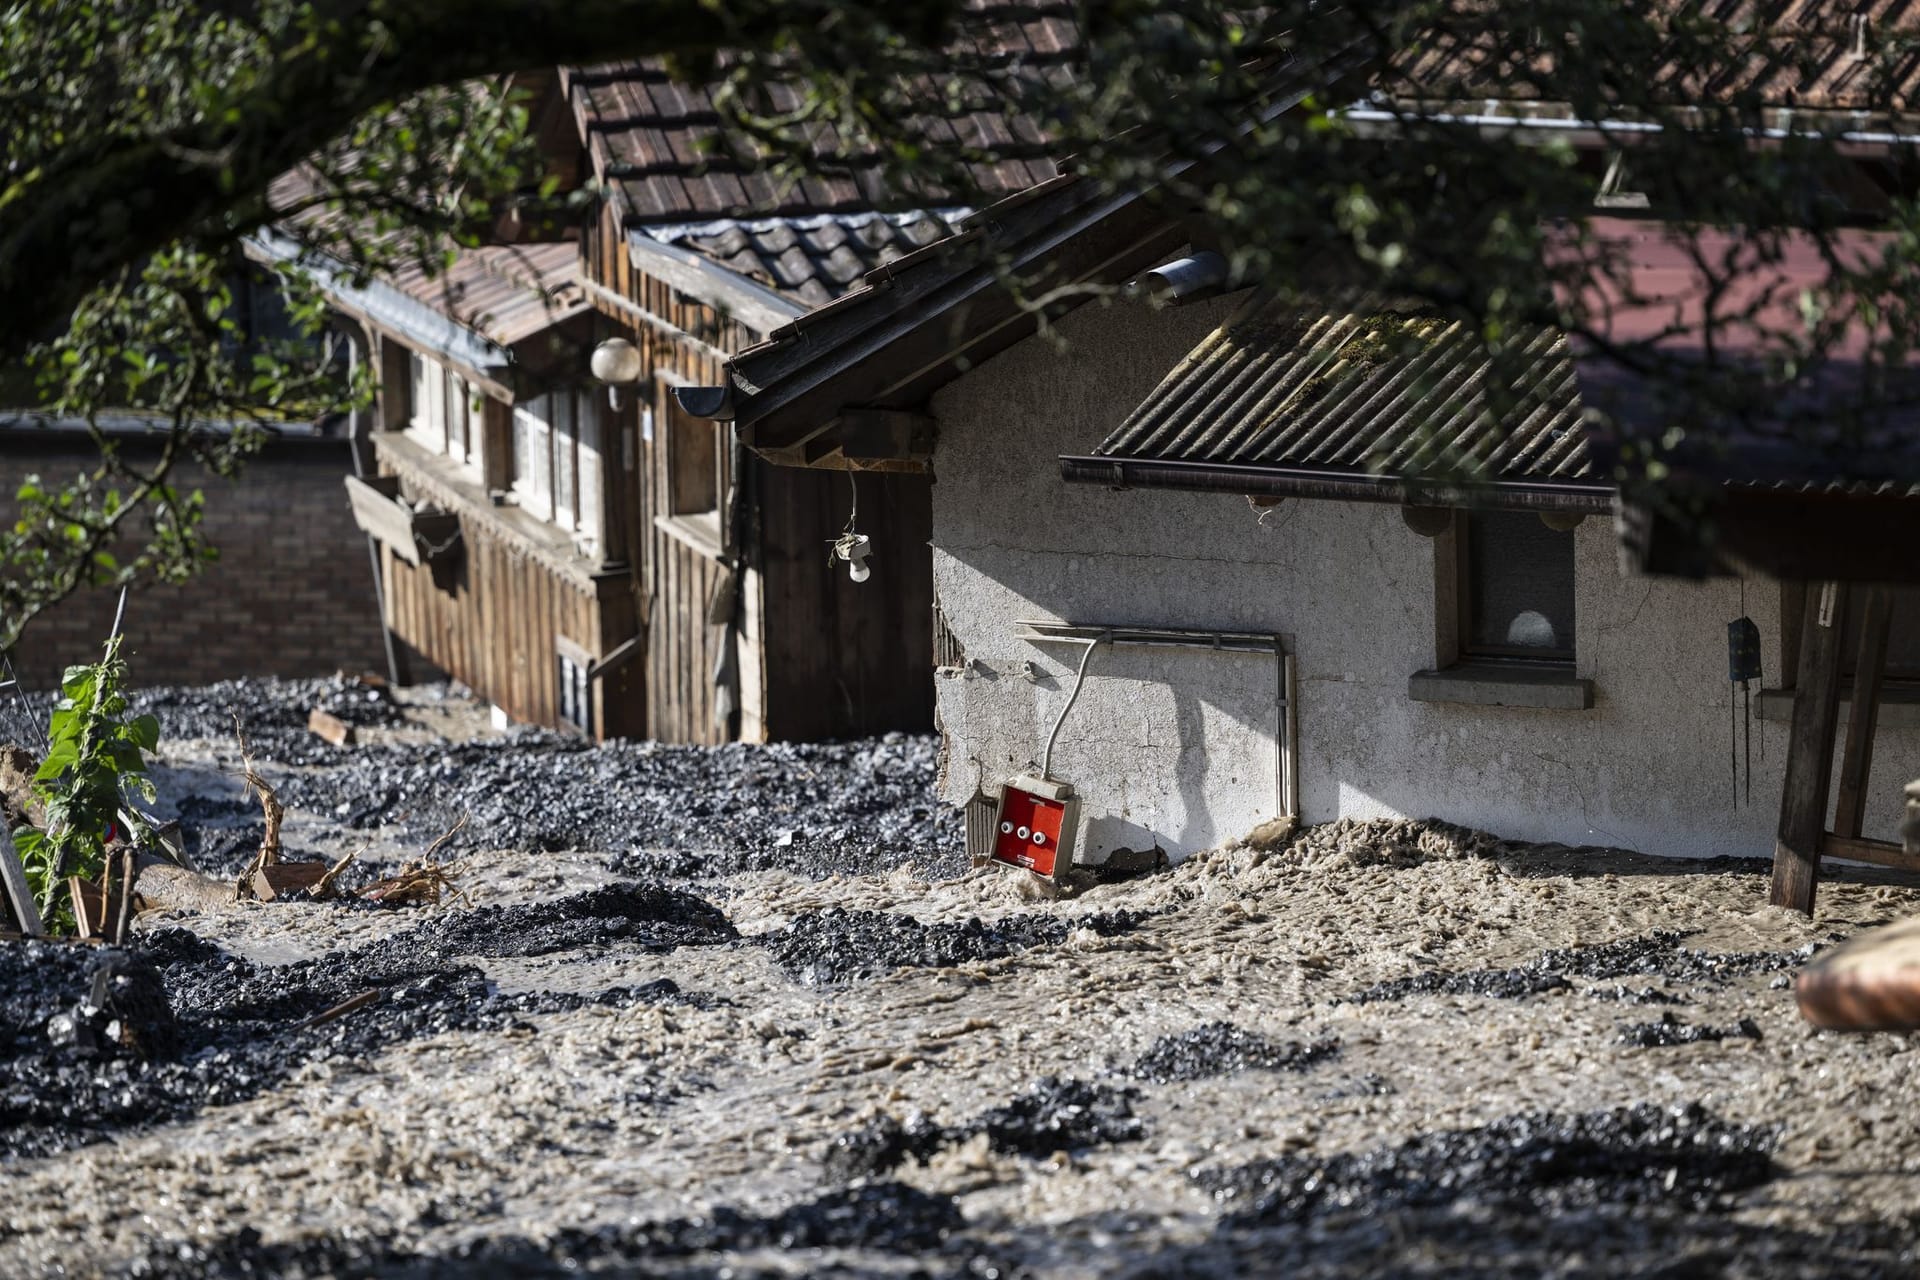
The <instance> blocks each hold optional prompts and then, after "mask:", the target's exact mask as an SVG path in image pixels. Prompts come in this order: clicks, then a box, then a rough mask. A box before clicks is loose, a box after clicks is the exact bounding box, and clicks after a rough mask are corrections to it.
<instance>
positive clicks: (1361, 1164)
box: [1196, 1104, 1778, 1227]
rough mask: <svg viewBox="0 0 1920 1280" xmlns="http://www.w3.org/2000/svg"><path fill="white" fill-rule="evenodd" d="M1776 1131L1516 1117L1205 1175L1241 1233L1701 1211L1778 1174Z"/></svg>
mask: <svg viewBox="0 0 1920 1280" xmlns="http://www.w3.org/2000/svg"><path fill="white" fill-rule="evenodd" d="M1774 1142H1775V1136H1774V1134H1773V1132H1772V1131H1771V1130H1768V1129H1763V1128H1759V1127H1755V1126H1749V1125H1733V1124H1728V1123H1727V1122H1725V1121H1723V1120H1720V1119H1719V1118H1718V1117H1716V1116H1714V1115H1713V1114H1712V1113H1710V1112H1708V1111H1707V1110H1706V1109H1705V1108H1703V1107H1701V1106H1699V1105H1697V1104H1690V1105H1688V1106H1684V1107H1675V1108H1662V1107H1655V1106H1650V1105H1644V1104H1643V1105H1641V1106H1636V1107H1626V1108H1620V1109H1617V1110H1612V1111H1592V1112H1586V1113H1583V1114H1579V1115H1553V1114H1527V1115H1518V1116H1510V1117H1507V1118H1506V1119H1502V1120H1497V1121H1495V1122H1493V1123H1492V1124H1488V1125H1482V1126H1480V1127H1478V1128H1473V1129H1449V1130H1443V1131H1440V1132H1436V1133H1426V1134H1421V1135H1419V1136H1417V1137H1414V1138H1411V1139H1409V1140H1407V1141H1405V1142H1401V1143H1397V1144H1395V1145H1393V1146H1388V1147H1379V1148H1375V1149H1373V1150H1371V1151H1360V1152H1346V1153H1341V1154H1338V1155H1333V1156H1313V1155H1290V1156H1282V1157H1280V1158H1278V1159H1273V1160H1259V1161H1255V1162H1253V1163H1251V1164H1246V1165H1241V1166H1239V1167H1237V1168H1232V1169H1222V1170H1215V1171H1207V1172H1202V1173H1200V1174H1198V1175H1196V1178H1197V1180H1198V1181H1199V1182H1200V1183H1201V1185H1203V1186H1205V1187H1206V1188H1208V1189H1209V1190H1211V1191H1212V1192H1213V1193H1214V1194H1215V1195H1216V1196H1217V1197H1219V1198H1221V1199H1225V1200H1241V1201H1245V1202H1247V1203H1246V1205H1245V1207H1243V1208H1241V1209H1239V1210H1237V1211H1236V1212H1235V1213H1234V1214H1233V1215H1232V1217H1231V1218H1230V1219H1229V1225H1231V1226H1235V1227H1246V1226H1259V1225H1278V1224H1281V1223H1298V1222H1306V1221H1310V1220H1313V1219H1315V1218H1318V1217H1320V1216H1322V1215H1328V1214H1337V1213H1342V1212H1358V1213H1364V1214H1376V1213H1380V1212H1382V1211H1387V1210H1395V1209H1401V1208H1420V1207H1431V1206H1440V1205H1448V1204H1455V1203H1459V1202H1463V1201H1472V1202H1475V1203H1479V1204H1506V1205H1509V1206H1516V1207H1521V1206H1523V1207H1527V1208H1532V1209H1539V1210H1554V1211H1562V1210H1569V1209H1580V1208H1588V1207H1592V1206H1596V1205H1615V1206H1618V1205H1634V1204H1657V1205H1663V1206H1671V1207H1681V1206H1684V1207H1690V1208H1693V1209H1699V1210H1704V1209H1707V1208H1710V1207H1714V1206H1716V1205H1718V1204H1719V1203H1721V1202H1722V1201H1723V1200H1724V1199H1725V1197H1727V1196H1729V1195H1731V1194H1733V1193H1735V1192H1740V1191H1745V1190H1748V1189H1750V1188H1753V1187H1757V1186H1760V1185H1762V1184H1764V1183H1766V1182H1768V1181H1770V1180H1771V1179H1772V1178H1774V1177H1775V1176H1776V1174H1777V1173H1778V1169H1777V1167H1776V1166H1775V1165H1774V1163H1773V1158H1772V1152H1773V1147H1774Z"/></svg>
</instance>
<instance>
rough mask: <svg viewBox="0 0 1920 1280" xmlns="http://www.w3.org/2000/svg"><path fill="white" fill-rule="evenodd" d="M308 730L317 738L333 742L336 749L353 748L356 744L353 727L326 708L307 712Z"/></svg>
mask: <svg viewBox="0 0 1920 1280" xmlns="http://www.w3.org/2000/svg"><path fill="white" fill-rule="evenodd" d="M307 729H308V731H309V732H311V733H312V734H313V735H314V736H315V737H318V738H322V739H324V740H326V741H328V742H331V743H332V744H333V745H334V746H336V747H347V746H352V745H353V742H354V733H353V726H352V725H350V724H348V723H347V722H346V721H345V720H342V719H341V718H340V717H339V716H337V715H335V714H333V712H331V711H328V710H327V709H326V708H325V707H315V708H313V710H311V711H309V712H307Z"/></svg>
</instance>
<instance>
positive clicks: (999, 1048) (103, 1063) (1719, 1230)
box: [0, 682, 1920, 1277]
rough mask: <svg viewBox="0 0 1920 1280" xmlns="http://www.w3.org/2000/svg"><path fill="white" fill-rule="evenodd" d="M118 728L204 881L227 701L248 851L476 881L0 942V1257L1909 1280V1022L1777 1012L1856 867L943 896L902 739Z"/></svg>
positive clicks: (1373, 859) (1287, 860)
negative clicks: (1852, 1030) (640, 739)
mask: <svg viewBox="0 0 1920 1280" xmlns="http://www.w3.org/2000/svg"><path fill="white" fill-rule="evenodd" d="M149 701H150V703H151V705H152V706H153V707H154V709H155V710H157V711H158V712H159V714H160V715H161V716H162V718H163V720H164V721H165V723H166V727H167V742H168V746H167V748H166V752H167V756H166V762H165V768H163V770H162V771H161V774H160V779H159V780H160V782H161V785H162V788H163V795H164V797H165V798H166V803H165V804H163V806H162V807H163V810H166V811H169V812H171V811H177V813H178V816H179V817H180V819H181V821H182V825H183V829H184V832H185V835H186V838H187V843H188V845H189V847H190V848H191V849H192V850H193V851H194V854H195V856H196V857H198V858H199V859H200V861H201V864H202V865H203V867H205V868H206V869H208V870H210V871H216V872H222V873H226V872H231V871H232V870H234V869H235V868H236V867H238V866H239V865H241V864H242V863H244V861H245V859H246V857H247V855H248V854H249V853H250V852H251V850H252V846H253V844H254V842H256V841H257V839H258V825H257V824H258V811H257V809H255V808H252V807H250V806H249V803H248V802H247V801H246V799H245V797H244V796H243V795H242V794H241V790H240V785H239V783H238V781H237V779H235V778H234V777H233V776H232V774H231V772H230V770H231V767H232V765H233V764H234V763H235V762H236V761H237V751H236V750H235V748H234V746H233V743H232V738H231V731H230V721H229V720H228V718H227V715H226V710H225V708H226V706H227V705H229V704H231V705H233V706H235V707H236V708H237V709H239V711H240V712H241V715H242V718H243V721H244V722H245V724H246V725H247V732H248V736H249V739H250V742H251V744H252V747H253V750H254V754H255V757H256V760H257V762H258V763H259V765H260V767H261V769H262V772H264V773H265V774H267V775H268V777H269V778H270V779H271V780H272V781H274V782H275V784H276V785H277V786H278V787H279V788H280V791H281V794H282V795H283V796H284V797H285V798H286V799H287V801H288V803H289V805H290V808H291V816H290V820H289V824H288V829H287V833H286V838H287V841H288V843H289V845H290V846H291V847H292V849H293V850H294V851H295V852H296V853H298V852H301V851H306V852H310V853H312V854H314V855H316V856H336V855H338V854H340V853H343V852H345V851H347V850H350V849H352V850H362V853H361V862H360V863H359V864H356V867H355V868H354V869H353V870H352V871H350V872H349V879H350V880H351V879H352V878H353V877H354V876H359V877H361V878H362V879H366V878H371V877H372V876H374V875H376V874H379V873H381V872H384V871H388V870H391V869H392V868H393V867H395V866H397V865H398V864H399V862H400V861H402V860H404V859H405V858H407V857H410V856H415V855H417V854H419V853H420V852H421V851H422V850H423V849H424V848H425V847H426V846H427V845H428V844H429V843H430V842H432V841H433V840H434V839H435V838H436V837H438V836H440V835H441V834H443V833H444V832H445V831H446V830H447V829H448V828H449V827H451V826H452V825H453V824H454V823H455V822H456V821H457V820H458V819H459V818H461V817H462V816H463V815H464V816H465V817H466V818H467V822H466V825H465V826H464V827H463V828H462V829H461V831H460V832H459V833H458V834H457V835H456V836H455V837H454V838H453V839H452V840H451V841H450V842H449V843H448V846H447V848H446V850H445V853H444V856H445V857H447V858H448V859H450V860H453V861H456V862H458V863H459V864H461V867H460V871H461V874H460V883H461V885H462V886H463V887H464V888H465V889H466V891H467V893H468V894H469V896H470V898H471V900H472V903H473V904H474V905H472V906H470V907H469V906H466V905H449V906H444V907H440V908H421V909H391V908H382V907H378V906H371V905H367V904H358V905H343V904H307V903H281V904H268V905H251V906H247V907H233V908H227V909H222V910H214V911H207V912H179V913H175V914H173V915H171V916H160V915H157V914H156V915H150V916H149V917H147V918H145V919H143V920H142V921H141V930H140V937H139V939H138V941H137V942H136V943H135V945H133V946H132V947H130V948H129V949H128V950H127V952H125V953H124V954H103V953H100V952H96V951H90V950H84V949H77V948H70V947H57V946H48V945H39V946H28V945H13V946H8V947H4V948H0V1275H7V1276H14V1275H22V1276H33V1275H50V1274H66V1275H94V1274H109V1275H139V1276H260V1275H294V1276H323V1275H392V1276H439V1275H453V1274H487V1275H513V1276H545V1275H556V1276H557V1275H567V1274H577V1273H580V1272H582V1271H584V1272H586V1273H590V1274H591V1273H618V1274H623V1275H634V1274H638V1275H662V1276H703V1277H707V1276H711V1277H719V1276H736V1277H750V1276H797V1275H820V1274H825V1275H844V1276H854V1275H859V1276H940V1277H945V1276H954V1277H989V1276H1019V1275H1044V1276H1081V1275H1126V1276H1134V1277H1148V1276H1155V1277H1175V1276H1232V1275H1246V1274H1272V1275H1302V1276H1357V1275H1383V1274H1385V1275H1419V1276H1461V1277H1465V1276H1483V1275H1495V1276H1531V1275H1540V1274H1552V1275H1562V1276H1595V1277H1598V1276H1615V1275H1624V1274H1638V1275H1663V1276H1672V1277H1681V1276H1696V1275H1708V1276H1713V1275H1725V1276H1749V1275H1768V1276H1795V1275H1821V1276H1825V1275H1834V1276H1840V1275H1845V1276H1849V1277H1859V1276H1874V1275H1887V1276H1906V1275H1915V1274H1920V1253H1916V1249H1917V1248H1920V1244H1917V1243H1916V1242H1920V1055H1916V1054H1915V1053H1914V1052H1913V1050H1914V1048H1915V1047H1916V1046H1917V1045H1920V1040H1916V1041H1912V1042H1910V1041H1909V1039H1908V1038H1907V1037H1904V1036H1894V1035H1876V1036H1859V1037H1847V1036H1839V1035H1833V1034H1827V1033H1820V1032H1815V1031H1812V1030H1811V1029H1809V1028H1807V1027H1806V1026H1805V1025H1804V1024H1803V1023H1802V1022H1801V1021H1800V1020H1799V1018H1798V1016H1797V1014H1796V1012H1795V1010H1794V1007H1793V1002H1792V993H1791V990H1790V989H1789V987H1790V983H1791V980H1792V975H1793V973H1794V971H1795V970H1796V969H1797V968H1798V967H1799V966H1800V965H1801V964H1803V963H1804V962H1805V960H1806V959H1807V957H1808V956H1809V955H1810V954H1812V953H1813V951H1815V950H1816V949H1818V948H1819V947H1821V946H1824V945H1829V944H1830V943H1831V942H1832V941H1833V940H1835V939H1837V938H1839V937H1843V936H1846V935H1847V934H1849V933H1851V932H1853V931H1856V930H1858V929H1859V928H1862V927H1864V926H1866V925H1869V924H1874V923H1879V922H1882V921H1886V920H1890V919H1894V918H1898V917H1901V916H1904V915H1909V914H1912V913H1913V912H1914V911H1915V910H1917V909H1920V887H1916V886H1915V885H1914V884H1912V883H1907V882H1902V881H1900V880H1899V879H1897V878H1894V877H1889V876H1886V875H1884V874H1881V873H1861V872H1845V873H1842V874H1840V875H1838V876H1836V877H1834V878H1832V879H1830V880H1829V881H1828V883H1826V884H1825V885H1823V887H1822V896H1821V910H1820V915H1819V918H1818V919H1817V920H1816V921H1814V922H1812V923H1809V922H1806V921H1804V920H1802V919H1799V918H1796V917H1793V916H1791V915H1787V914H1785V913H1780V912H1776V911H1773V910H1772V909H1770V908H1767V907H1766V906H1765V905H1764V900H1765V883H1764V879H1763V874H1762V869H1761V867H1760V865H1759V864H1730V863H1725V862H1719V863H1698V862H1691V863H1689V862H1669V861H1661V860H1657V859H1652V858H1645V857H1640V856H1637V855H1629V854H1622V853H1614V852H1606V851H1600V850H1574V849H1565V848H1559V847H1540V846H1525V845H1517V844H1509V843H1505V842H1501V841H1499V840H1496V839H1493V838H1491V837H1487V836H1482V835H1478V834H1475V833H1471V832H1464V831H1460V830H1457V829H1451V828H1445V827H1441V826H1437V825H1428V824H1414V823H1380V824H1370V825H1337V826H1331V827H1323V828H1317V829H1314V830H1311V831H1309V832H1307V833H1306V834H1305V835H1303V836H1302V837H1300V838H1298V839H1296V840H1295V841H1294V842H1293V843H1292V844H1290V845H1289V846H1287V847H1285V848H1280V849H1273V850H1266V851H1261V850H1255V849H1249V848H1232V849H1225V850H1221V851H1217V852H1215V853H1212V854H1207V855H1201V856H1198V857H1194V858H1190V859H1188V860H1187V861H1185V862H1183V863H1182V864H1181V865H1179V866H1178V867H1176V868H1174V869H1172V870H1171V871H1166V872H1162V873H1160V874H1157V875H1152V876H1148V877H1144V878H1141V879H1138V880H1133V881H1129V882H1125V883H1118V884H1105V885H1100V886H1097V887H1094V888H1091V889H1089V890H1087V891H1086V892H1085V893H1083V894H1081V895H1080V896H1078V897H1075V898H1070V899H1064V900H1057V901H1056V900H1051V899H1048V898H1045V897H1042V896H1040V895H1038V894H1036V893H1034V892H1033V891H1032V887H1031V886H1030V885H1026V884H1023V883H1022V882H1021V881H1020V880H1019V879H1018V878H1016V877H1013V876H1009V875H1005V874H1001V873H998V872H995V871H990V870H977V871H970V870H968V869H967V868H966V865H965V860H964V858H963V857H962V856H961V855H960V853H959V848H958V845H959V839H958V830H957V827H956V825H955V823H954V822H953V820H952V818H951V817H950V816H948V815H944V814H942V813H940V812H939V811H938V810H937V809H936V807H935V806H934V805H933V804H932V802H931V799H930V797H931V790H932V786H931V784H932V771H933V768H934V761H935V749H934V744H932V743H931V742H930V741H927V740H922V739H913V738H903V739H894V740H887V741H880V742H869V743H863V744H854V745H834V746H820V747H796V748H758V749H750V748H727V749H722V750H717V751H701V750H694V749H684V748H665V747H649V746H633V745H623V746H618V747H609V748H599V749H592V748H587V747H584V746H582V745H581V744H579V743H577V742H573V741H570V740H565V739H559V738H553V737H550V736H546V735H536V734H508V735H495V734H491V733H488V732H486V731H485V730H484V728H483V724H484V722H483V720H482V719H481V718H480V717H479V716H478V715H477V714H476V711H475V709H474V708H473V707H471V706H470V705H469V704H466V703H464V702H463V701H462V700H460V699H458V698H457V697H452V696H449V695H446V694H444V693H439V692H436V691H414V692H411V693H409V694H408V695H407V696H406V698H405V705H404V706H399V707H395V706H390V705H388V704H387V703H385V702H382V701H380V700H379V698H378V696H377V695H375V694H371V693H369V692H368V691H366V690H364V689H361V688H359V687H357V686H354V685H351V684H347V683H342V682H319V683H313V682H307V683H303V684H299V685H261V684H257V683H249V684H245V685H236V686H230V687H224V688H216V689H213V690H195V691H162V692H160V693H157V694H154V695H150V697H149ZM315 701H324V702H326V703H327V704H328V705H329V706H330V708H332V709H334V710H335V711H336V714H341V715H342V716H343V718H346V719H348V720H350V721H351V722H353V723H355V724H357V725H358V726H359V727H360V734H361V738H362V740H363V741H362V745H358V746H355V747H350V748H332V747H328V746H326V745H325V744H321V743H318V742H317V740H314V739H311V738H310V737H309V736H308V735H307V734H306V733H305V729H304V724H305V719H306V712H307V708H308V707H309V706H310V705H312V704H313V703H314V702H315ZM368 993H374V994H372V995H371V996H370V995H369V994H368ZM349 1003H351V1004H352V1007H351V1008H349V1009H348V1011H346V1012H344V1013H337V1014H336V1015H335V1016H332V1017H326V1016H323V1015H327V1014H329V1013H332V1012H334V1011H337V1010H339V1009H340V1008H341V1007H342V1006H343V1005H346V1004H349ZM95 1010H98V1011H97V1012H96V1011H95ZM116 1021H117V1022H118V1024H119V1025H118V1026H112V1025H110V1024H112V1023H114V1022H116ZM123 1034H124V1035H130V1036H131V1037H132V1038H135V1039H137V1040H138V1041H139V1042H140V1044H141V1046H142V1048H143V1051H142V1052H139V1053H135V1052H132V1051H129V1050H126V1049H123V1048H118V1047H116V1045H117V1042H118V1040H119V1039H120V1038H122V1036H123Z"/></svg>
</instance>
